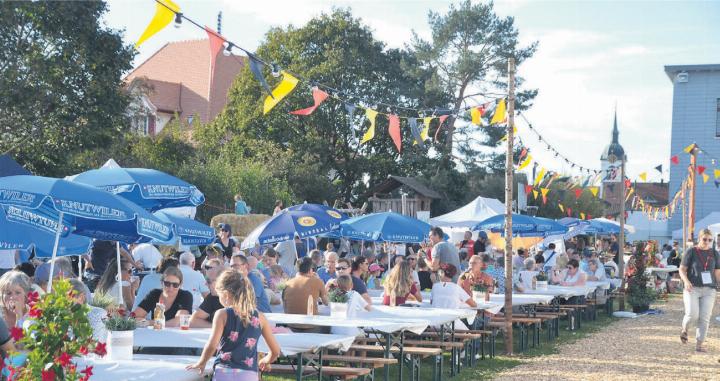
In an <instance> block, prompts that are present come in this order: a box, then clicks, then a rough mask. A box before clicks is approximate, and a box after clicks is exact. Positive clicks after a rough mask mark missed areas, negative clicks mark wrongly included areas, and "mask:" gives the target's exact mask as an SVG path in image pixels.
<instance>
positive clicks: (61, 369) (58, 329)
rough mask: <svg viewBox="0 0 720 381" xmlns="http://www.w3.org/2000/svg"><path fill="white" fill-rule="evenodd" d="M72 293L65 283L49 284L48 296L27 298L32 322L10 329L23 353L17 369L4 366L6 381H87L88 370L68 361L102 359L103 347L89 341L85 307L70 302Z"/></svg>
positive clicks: (34, 295) (68, 283)
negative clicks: (90, 355) (81, 357)
mask: <svg viewBox="0 0 720 381" xmlns="http://www.w3.org/2000/svg"><path fill="white" fill-rule="evenodd" d="M74 294H75V291H74V290H73V288H72V286H71V285H70V282H68V281H67V280H57V281H56V282H54V283H53V290H52V292H50V293H48V294H45V295H43V296H42V297H39V296H38V294H37V293H36V292H30V293H29V294H28V305H29V306H30V311H29V313H28V316H30V318H31V319H32V321H31V323H30V324H29V326H28V327H27V328H24V329H23V328H18V327H14V328H12V330H11V335H12V337H13V339H14V340H15V341H16V342H17V343H18V344H19V345H20V346H22V347H23V348H24V349H25V350H26V351H27V360H26V362H25V363H24V364H23V365H21V366H8V369H9V370H10V377H9V379H11V380H15V381H20V380H22V381H36V380H42V381H55V380H70V381H87V380H89V379H90V376H92V369H93V368H92V367H91V366H89V367H86V368H85V369H83V370H79V369H77V366H76V365H75V364H74V363H73V362H72V361H71V359H72V358H73V357H76V356H79V355H87V354H88V353H90V352H94V353H96V354H97V355H99V356H105V353H106V348H105V344H104V343H100V342H97V341H95V339H93V335H92V327H91V325H90V322H89V321H88V311H89V310H88V307H87V306H86V305H84V304H78V303H76V302H75V300H74V299H73V297H74Z"/></svg>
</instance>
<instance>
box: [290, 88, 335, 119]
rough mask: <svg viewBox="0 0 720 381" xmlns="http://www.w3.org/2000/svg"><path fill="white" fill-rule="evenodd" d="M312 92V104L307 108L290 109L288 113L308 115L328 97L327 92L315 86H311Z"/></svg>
mask: <svg viewBox="0 0 720 381" xmlns="http://www.w3.org/2000/svg"><path fill="white" fill-rule="evenodd" d="M312 93H313V100H314V101H315V104H314V105H312V106H310V107H308V108H303V109H300V110H295V111H290V114H293V115H304V116H308V115H310V114H312V113H313V111H315V109H316V108H318V106H320V103H323V102H324V101H325V99H327V97H328V93H326V92H324V91H322V90H320V89H318V88H317V87H314V88H313V91H312Z"/></svg>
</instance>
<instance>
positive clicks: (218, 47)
mask: <svg viewBox="0 0 720 381" xmlns="http://www.w3.org/2000/svg"><path fill="white" fill-rule="evenodd" d="M205 32H207V35H208V39H209V40H210V81H212V78H213V73H215V60H216V59H217V55H218V53H220V52H221V51H222V50H223V44H224V43H225V39H224V38H223V37H222V36H221V35H219V34H218V33H217V32H216V31H214V30H212V29H210V28H209V27H207V26H206V27H205Z"/></svg>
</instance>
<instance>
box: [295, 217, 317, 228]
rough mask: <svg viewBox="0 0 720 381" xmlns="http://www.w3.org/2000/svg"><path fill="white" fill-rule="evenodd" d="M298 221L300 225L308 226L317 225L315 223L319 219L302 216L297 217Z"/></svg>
mask: <svg viewBox="0 0 720 381" xmlns="http://www.w3.org/2000/svg"><path fill="white" fill-rule="evenodd" d="M297 222H298V224H300V226H306V227H307V226H315V224H316V223H317V221H315V219H314V218H312V217H300V218H298V219H297Z"/></svg>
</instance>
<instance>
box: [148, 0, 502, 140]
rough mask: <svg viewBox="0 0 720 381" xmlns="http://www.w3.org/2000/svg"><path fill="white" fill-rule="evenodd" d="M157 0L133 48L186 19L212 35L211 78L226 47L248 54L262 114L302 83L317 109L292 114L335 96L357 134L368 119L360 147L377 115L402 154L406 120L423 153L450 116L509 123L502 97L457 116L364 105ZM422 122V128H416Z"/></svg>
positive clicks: (485, 122)
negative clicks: (360, 115)
mask: <svg viewBox="0 0 720 381" xmlns="http://www.w3.org/2000/svg"><path fill="white" fill-rule="evenodd" d="M155 2H156V8H155V14H154V16H153V18H152V19H151V20H150V23H149V24H148V26H147V27H146V29H145V31H144V32H143V33H142V35H141V37H140V38H139V39H138V41H137V43H136V44H135V46H136V47H138V46H140V45H141V44H142V43H143V42H145V41H146V40H148V39H149V38H150V37H152V36H153V35H155V34H156V33H158V32H159V31H161V30H162V29H164V28H165V27H167V26H168V25H169V24H170V23H171V22H172V21H173V20H175V23H176V25H180V24H181V23H182V21H183V20H187V21H188V22H189V23H191V24H192V25H194V26H196V27H198V28H200V29H203V30H204V31H205V32H206V34H207V36H208V39H209V42H210V44H209V46H210V56H211V65H210V70H211V73H210V74H211V75H210V78H213V75H212V74H213V71H214V68H215V61H216V59H217V55H218V54H220V52H222V50H223V48H224V49H225V50H226V51H227V52H228V53H231V52H232V50H233V49H234V48H237V49H239V50H241V51H243V52H244V53H245V54H247V57H248V63H249V65H248V66H249V69H250V72H251V73H252V75H253V77H254V78H255V79H256V80H257V81H258V82H259V83H260V85H261V87H262V88H263V89H264V90H265V92H267V96H266V97H265V99H264V101H263V114H268V113H269V112H270V111H271V110H273V109H274V108H275V107H276V106H277V105H278V104H280V103H281V101H282V100H283V99H284V98H286V97H287V96H288V95H289V94H290V93H292V92H293V91H294V90H295V89H296V88H297V86H298V84H300V83H304V84H305V85H307V87H308V88H309V89H310V90H311V93H312V98H313V105H312V106H309V107H307V108H304V109H299V110H294V111H291V112H290V114H292V115H297V116H309V115H312V114H313V112H315V110H316V109H317V108H318V107H320V106H321V105H322V104H323V103H324V102H325V101H326V100H327V99H328V98H330V97H332V98H334V99H336V100H338V101H340V102H342V103H343V104H344V106H345V110H346V112H347V113H348V123H349V125H350V129H351V131H352V134H353V136H354V135H355V130H354V125H353V113H354V112H355V111H357V110H364V114H365V118H366V119H367V121H368V125H369V126H368V128H367V130H365V132H364V133H363V135H362V138H361V139H360V144H365V143H367V142H369V141H371V140H372V139H374V138H375V137H376V135H377V134H376V127H377V117H378V115H382V116H384V117H386V118H387V119H388V135H389V136H390V138H391V139H392V141H393V144H394V146H395V147H396V149H397V151H398V152H401V151H402V128H401V120H406V122H407V126H408V129H409V130H410V136H412V141H413V145H418V146H419V147H420V148H421V149H424V148H425V142H427V141H428V140H429V139H430V136H431V135H430V129H431V125H432V122H433V120H437V123H435V129H436V130H435V134H434V135H433V137H434V140H436V141H437V140H438V138H439V134H440V132H441V130H442V128H443V124H444V122H445V120H447V118H448V117H450V116H453V117H455V118H458V117H461V116H465V117H469V119H470V121H471V123H472V124H474V125H476V126H490V125H501V124H504V123H506V122H507V116H506V114H507V105H506V101H505V99H503V98H500V99H493V100H491V101H489V102H486V103H483V104H480V105H475V106H470V107H465V108H462V109H460V110H458V111H457V112H453V111H452V110H449V109H446V108H434V109H412V108H407V107H403V106H399V105H389V104H386V103H382V102H369V103H365V104H357V103H355V102H351V101H349V100H347V99H345V98H344V97H343V92H342V91H339V90H337V89H335V88H333V87H331V86H328V85H325V84H321V83H316V82H315V81H310V80H306V79H304V78H302V76H300V75H298V74H296V73H292V72H291V71H289V70H287V69H285V70H283V69H282V68H280V67H279V66H278V65H277V64H274V63H268V62H266V61H264V60H262V59H261V58H259V57H258V56H256V55H255V54H253V53H252V52H249V51H248V50H246V49H244V48H242V47H240V46H238V45H236V44H235V43H233V42H232V41H230V40H228V39H227V38H226V37H224V36H222V35H221V34H219V33H218V32H216V31H215V30H213V29H211V28H210V27H208V26H202V25H200V24H199V23H197V22H195V21H193V20H192V19H190V18H188V17H187V16H185V15H184V14H183V13H182V11H181V9H180V7H179V6H178V5H177V4H176V3H175V2H173V1H172V0H155ZM263 67H269V68H270V69H271V72H272V75H273V76H274V77H279V78H280V82H279V83H278V84H277V85H276V87H275V88H273V89H271V88H270V86H269V85H268V82H267V80H266V79H265V77H264V75H263V72H262V68H263ZM371 105H374V106H371ZM382 106H387V113H385V112H382V111H380V108H381V107H382ZM393 110H405V111H409V112H411V113H414V114H416V115H417V116H400V115H398V113H397V112H396V111H393ZM428 114H429V116H428ZM419 120H420V123H421V125H422V128H419V127H418V121H419Z"/></svg>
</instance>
